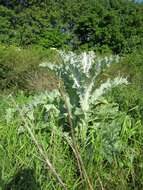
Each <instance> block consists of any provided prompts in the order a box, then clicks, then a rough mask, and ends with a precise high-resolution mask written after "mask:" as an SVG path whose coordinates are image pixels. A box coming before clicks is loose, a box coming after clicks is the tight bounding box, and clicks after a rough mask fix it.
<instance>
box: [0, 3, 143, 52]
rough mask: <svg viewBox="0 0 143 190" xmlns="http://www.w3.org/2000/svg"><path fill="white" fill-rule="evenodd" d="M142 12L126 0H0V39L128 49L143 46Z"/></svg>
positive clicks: (24, 43)
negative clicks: (40, 0)
mask: <svg viewBox="0 0 143 190" xmlns="http://www.w3.org/2000/svg"><path fill="white" fill-rule="evenodd" d="M142 12H143V5H142V4H137V3H134V2H131V1H127V0H96V1H95V0H88V1H87V0H82V1H80V2H79V1H77V0H72V1H70V0H64V1H63V0H60V1H54V0H48V1H42V2H41V3H39V1H36V0H35V1H27V0H22V1H18V0H12V1H10V0H4V1H2V0H1V1H0V42H1V43H4V44H12V45H13V44H16V45H18V46H29V45H34V44H35V45H38V46H42V47H44V48H48V47H57V48H70V49H71V48H72V49H79V48H82V49H87V48H91V49H94V50H97V51H102V52H108V51H112V52H114V53H123V52H131V51H132V50H133V49H137V48H138V47H143V33H142V31H143V14H142Z"/></svg>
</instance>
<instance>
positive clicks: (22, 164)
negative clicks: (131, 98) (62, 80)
mask: <svg viewBox="0 0 143 190" xmlns="http://www.w3.org/2000/svg"><path fill="white" fill-rule="evenodd" d="M31 100H32V97H26V96H24V94H19V95H18V96H17V97H15V101H16V103H17V104H20V105H23V104H25V103H28V102H30V101H31ZM8 108H14V105H13V103H12V102H11V100H10V99H9V98H7V97H6V96H1V102H0V115H1V118H0V169H1V174H0V178H1V179H0V185H1V188H2V189H3V190H8V189H12V190H26V189H28V190H30V189H31V190H39V189H41V190H52V189H55V190H60V189H62V188H61V187H60V185H59V183H58V182H57V180H56V179H55V178H54V176H53V175H52V173H51V171H50V170H49V169H47V167H46V164H45V162H44V161H43V160H42V158H41V156H40V155H39V153H38V150H37V148H36V147H35V145H34V143H33V141H32V140H31V138H30V136H29V135H28V133H27V131H24V132H22V133H19V128H20V126H24V122H23V120H22V118H21V117H20V116H19V114H18V113H15V114H14V117H13V118H12V119H11V121H10V122H6V119H5V116H6V111H7V109H8ZM92 114H93V115H94V117H93V115H92V118H91V120H92V121H90V122H89V126H88V130H89V132H88V135H87V137H86V140H83V138H82V135H81V134H82V132H84V131H82V130H80V132H79V133H78V132H77V135H76V140H77V142H78V144H79V147H80V154H81V156H82V158H83V161H84V164H85V167H86V171H87V174H88V176H89V178H90V180H91V181H92V184H93V187H94V189H117V190H118V189H123V190H124V189H125V190H126V189H127V190H128V189H129V190H130V189H142V188H143V183H142V179H143V174H142V173H143V172H142V171H143V162H142V160H143V154H142V148H143V138H142V136H143V126H142V124H141V121H140V120H138V121H136V120H135V119H134V118H132V117H131V116H129V115H127V114H126V113H125V112H121V111H119V110H118V106H117V105H114V104H111V103H109V104H107V105H100V106H97V107H96V108H95V109H94V112H93V113H92ZM34 116H35V121H34V122H33V124H32V126H33V127H34V128H35V129H34V133H35V135H36V137H37V138H38V141H39V143H40V144H42V145H43V146H44V149H45V150H46V152H47V155H48V157H49V158H50V160H51V162H52V163H53V165H54V166H55V168H56V170H57V172H58V173H59V174H60V176H61V178H62V180H63V181H64V182H65V184H66V185H67V187H68V189H71V190H73V189H75V190H80V189H85V190H86V189H87V186H86V183H83V184H84V185H83V186H82V185H81V184H80V181H79V171H78V168H77V163H76V160H75V157H74V155H73V152H72V150H71V147H70V146H69V144H68V143H67V141H66V139H65V138H64V137H63V134H64V133H63V129H62V125H60V123H59V119H58V118H57V117H54V115H52V116H50V118H49V121H48V122H44V120H43V112H42V110H41V107H38V109H35V110H34ZM93 118H95V121H94V120H93ZM27 122H28V118H27Z"/></svg>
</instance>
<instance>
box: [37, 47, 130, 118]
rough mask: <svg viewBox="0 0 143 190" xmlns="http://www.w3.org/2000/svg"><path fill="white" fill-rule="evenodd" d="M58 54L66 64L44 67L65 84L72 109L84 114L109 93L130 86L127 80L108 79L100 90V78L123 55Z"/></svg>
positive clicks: (119, 78) (90, 52) (60, 52)
mask: <svg viewBox="0 0 143 190" xmlns="http://www.w3.org/2000/svg"><path fill="white" fill-rule="evenodd" d="M56 51H57V52H58V53H59V55H60V59H61V62H62V64H58V65H57V64H54V63H49V62H43V63H41V64H40V66H41V67H48V68H49V69H50V70H52V71H54V72H55V74H56V75H57V76H58V77H59V79H60V80H62V81H63V82H64V87H65V90H66V92H67V94H68V99H69V102H70V105H72V106H71V107H76V108H77V107H78V108H80V109H81V110H82V112H83V113H84V115H86V113H87V112H88V111H89V109H90V107H91V105H92V104H94V103H95V102H96V101H97V100H99V98H100V97H101V96H103V94H105V93H106V92H107V90H110V89H111V88H113V87H116V86H118V85H121V84H127V80H126V79H125V78H122V77H116V78H114V79H112V80H111V79H108V80H107V81H106V82H104V83H102V84H101V85H100V86H99V87H97V80H96V79H97V77H98V76H99V74H100V73H101V72H102V71H104V69H106V66H107V67H110V65H111V64H112V63H113V62H119V59H120V58H119V56H113V55H112V56H109V57H107V56H106V57H97V56H96V55H95V53H94V52H93V51H89V52H82V53H81V54H76V53H74V52H71V51H70V52H64V51H60V50H56Z"/></svg>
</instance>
